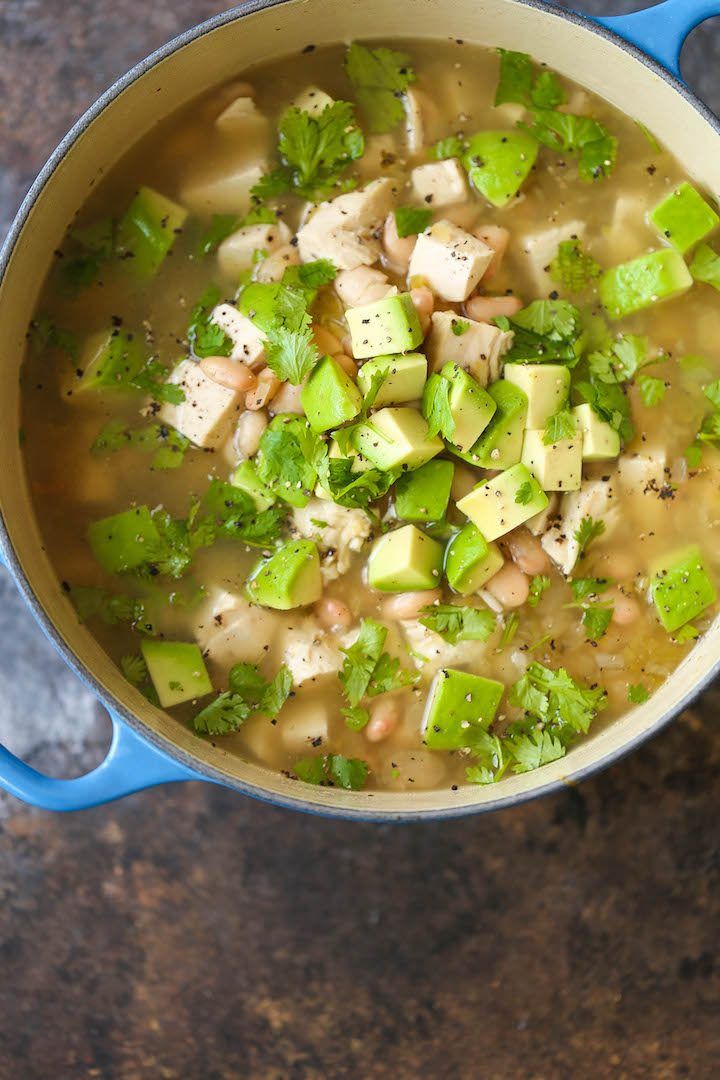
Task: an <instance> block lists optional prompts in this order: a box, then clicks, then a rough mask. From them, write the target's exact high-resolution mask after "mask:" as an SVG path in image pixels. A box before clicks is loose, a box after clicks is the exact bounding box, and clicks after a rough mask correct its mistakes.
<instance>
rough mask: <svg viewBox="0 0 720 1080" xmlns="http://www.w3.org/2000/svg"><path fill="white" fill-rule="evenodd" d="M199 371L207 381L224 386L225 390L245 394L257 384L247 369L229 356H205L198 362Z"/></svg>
mask: <svg viewBox="0 0 720 1080" xmlns="http://www.w3.org/2000/svg"><path fill="white" fill-rule="evenodd" d="M200 369H201V371H202V373H203V375H207V377H208V379H212V381H213V382H215V383H218V385H219V386H224V387H225V388H226V389H227V390H237V391H238V392H239V393H245V392H246V391H248V390H252V388H253V387H254V386H255V383H256V382H257V379H256V378H255V375H254V374H253V373H252V371H251V370H250V368H249V367H247V366H246V365H245V364H243V363H242V362H240V361H238V360H231V359H230V357H229V356H206V357H205V358H204V359H203V360H201V361H200Z"/></svg>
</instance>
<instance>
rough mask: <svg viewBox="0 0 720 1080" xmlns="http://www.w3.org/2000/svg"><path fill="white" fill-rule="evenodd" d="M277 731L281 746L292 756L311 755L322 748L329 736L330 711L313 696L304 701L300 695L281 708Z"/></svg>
mask: <svg viewBox="0 0 720 1080" xmlns="http://www.w3.org/2000/svg"><path fill="white" fill-rule="evenodd" d="M278 731H279V733H280V738H281V739H282V742H283V746H284V747H285V748H286V749H287V750H289V751H290V752H291V753H293V754H302V753H311V752H312V751H313V749H318V748H319V747H322V746H324V745H325V744H326V743H327V741H328V738H329V736H330V709H329V706H328V703H327V702H325V701H318V700H317V697H316V696H315V695H313V696H312V698H311V699H310V700H304V699H303V697H302V695H300V696H299V697H296V698H295V699H293V700H292V701H289V702H288V703H287V705H286V706H285V707H284V708H283V711H282V715H281V717H280V722H279V724H278Z"/></svg>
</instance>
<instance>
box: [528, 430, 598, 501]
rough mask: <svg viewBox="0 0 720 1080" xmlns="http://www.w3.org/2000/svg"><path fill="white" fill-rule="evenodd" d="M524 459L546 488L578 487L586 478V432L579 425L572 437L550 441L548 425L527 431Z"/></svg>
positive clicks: (567, 489)
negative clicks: (546, 439)
mask: <svg viewBox="0 0 720 1080" xmlns="http://www.w3.org/2000/svg"><path fill="white" fill-rule="evenodd" d="M522 462H523V465H527V467H528V469H529V470H530V472H531V473H532V474H533V476H535V477H536V478H537V481H538V483H539V484H540V487H541V488H542V489H543V491H577V490H578V488H579V487H580V482H581V480H582V462H583V437H582V432H581V431H580V429H579V428H578V430H577V432H576V434H575V435H573V436H572V438H570V439H558V441H557V442H554V443H549V444H546V443H545V429H544V428H540V430H539V431H538V430H535V431H526V432H525V438H524V440H523V450H522Z"/></svg>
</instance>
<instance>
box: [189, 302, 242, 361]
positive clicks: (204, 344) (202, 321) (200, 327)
mask: <svg viewBox="0 0 720 1080" xmlns="http://www.w3.org/2000/svg"><path fill="white" fill-rule="evenodd" d="M219 302H220V289H219V288H218V287H217V285H209V286H208V288H207V289H206V290H205V292H204V293H203V294H202V296H201V297H200V299H199V300H198V302H197V304H196V305H195V307H194V308H193V309H192V312H191V315H190V323H189V325H188V328H187V339H188V344H189V346H190V351H191V353H192V354H193V356H195V357H197V358H198V359H203V357H205V356H229V355H230V353H231V352H232V348H233V344H232V341H231V340H230V338H229V337H228V336H227V334H226V333H225V331H224V330H223V329H222V328H221V327H219V326H218V325H217V324H216V323H214V322H213V321H212V317H211V316H212V311H213V309H214V308H215V307H216V306H217V304H219Z"/></svg>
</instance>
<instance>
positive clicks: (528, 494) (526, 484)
mask: <svg viewBox="0 0 720 1080" xmlns="http://www.w3.org/2000/svg"><path fill="white" fill-rule="evenodd" d="M532 497H533V486H532V484H531V482H530V481H529V480H525V481H523V483H522V484H521V485H520V487H519V488H518V489H517V491H516V492H515V502H516V503H517V504H518V506H527V504H528V503H529V502H530V500H531V499H532Z"/></svg>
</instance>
